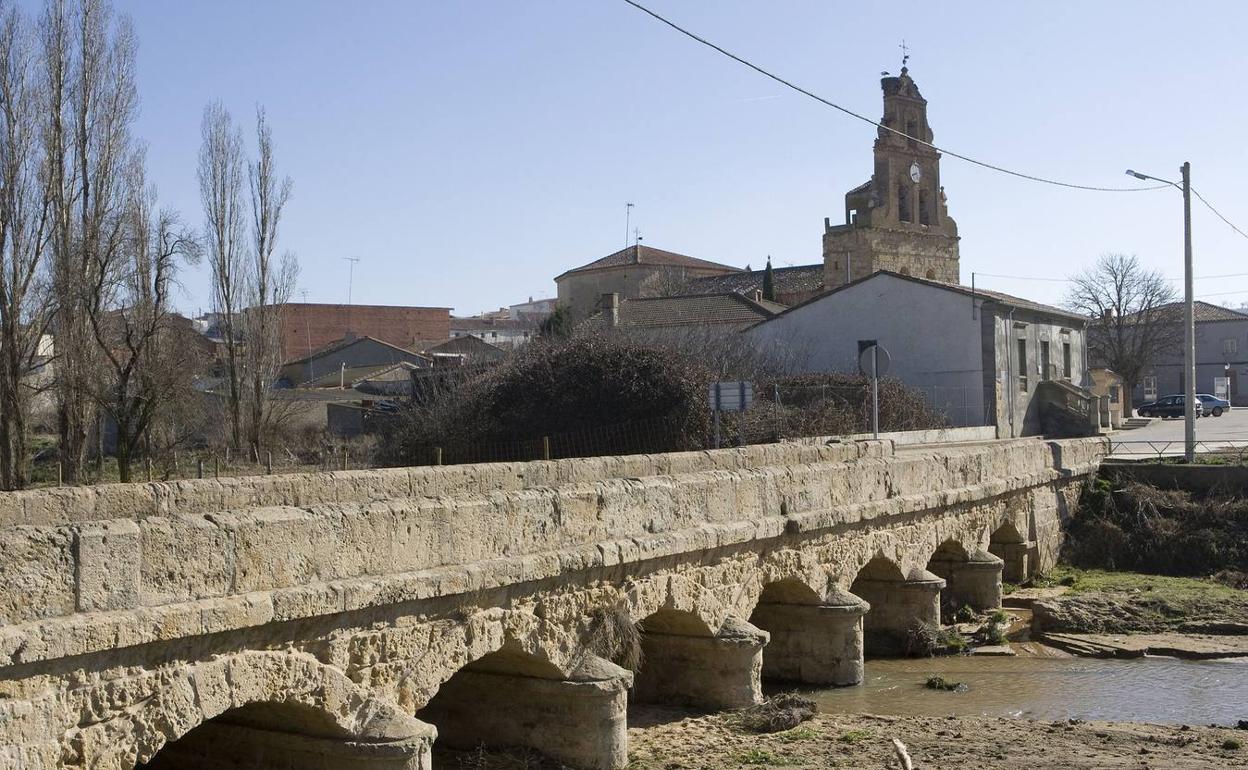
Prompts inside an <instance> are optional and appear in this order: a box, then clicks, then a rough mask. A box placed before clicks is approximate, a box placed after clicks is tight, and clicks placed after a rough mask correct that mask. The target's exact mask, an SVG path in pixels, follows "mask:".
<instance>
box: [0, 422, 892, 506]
mask: <svg viewBox="0 0 1248 770" xmlns="http://www.w3.org/2000/svg"><path fill="white" fill-rule="evenodd" d="M890 454H892V445H891V442H889V441H887V440H884V441H880V442H863V441H839V440H836V439H832V440H831V442H830V441H829V439H827V438H815V439H804V440H802V441H800V442H784V443H780V444H761V445H755V446H748V447H742V448H736V449H715V450H705V451H694V452H671V453H666V454H652V455H620V456H611V457H584V458H574V459H566V460H549V461H541V460H538V461H532V462H515V463H481V464H474V465H445V466H417V467H412V468H386V469H377V470H361V471H339V472H328V473H298V474H286V475H276V476H236V477H230V478H221V479H187V480H181V481H166V482H151V483H146V484H101V485H97V486H90V487H59V488H55V489H33V490H26V491H22V492H3V493H0V528H3V527H8V526H13V525H21V524H30V525H40V526H44V525H54V526H55V525H62V524H76V523H81V522H88V521H102V520H107V519H125V518H128V519H142V518H146V517H149V516H167V515H170V514H178V515H186V514H205V513H215V512H218V511H228V510H235V509H244V508H257V507H264V506H279V505H290V506H309V505H318V504H324V503H362V502H368V501H372V500H389V499H396V498H408V497H440V496H444V495H461V494H469V493H477V494H484V493H488V492H509V491H514V490H518V489H528V488H533V487H551V486H558V485H560V484H569V483H577V482H587V481H598V480H601V479H613V478H641V477H645V476H656V475H665V474H675V473H688V472H693V471H699V470H728V471H731V470H737V469H739V468H751V467H759V466H771V465H776V466H779V465H796V464H801V463H813V462H844V461H849V460H855V459H858V458H864V457H883V456H886V455H890Z"/></svg>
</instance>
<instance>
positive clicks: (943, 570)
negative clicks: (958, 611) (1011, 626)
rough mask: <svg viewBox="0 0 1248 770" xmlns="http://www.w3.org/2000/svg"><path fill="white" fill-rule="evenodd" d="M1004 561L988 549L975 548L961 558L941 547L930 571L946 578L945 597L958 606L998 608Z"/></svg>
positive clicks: (977, 608)
mask: <svg viewBox="0 0 1248 770" xmlns="http://www.w3.org/2000/svg"><path fill="white" fill-rule="evenodd" d="M1004 566H1005V562H1004V561H1003V560H1002V559H1001V558H1000V557H997V556H994V555H992V554H991V553H988V552H987V551H982V550H976V551H974V552H972V553H971V554H969V555H967V556H966V557H965V558H958V557H957V556H955V555H952V554H948V553H945V552H942V551H940V550H938V551H937V552H936V555H935V556H933V557H932V560H931V561H929V562H928V563H927V569H928V571H930V572H932V573H934V574H935V575H937V576H939V577H941V578H944V580H945V582H946V584H947V588H946V590H945V596H944V599H945V601H946V602H950V603H952V604H953V605H954V606H956V607H961V606H962V605H968V606H970V608H971V609H974V610H980V611H983V610H995V609H996V608H998V607H1000V606H1001V574H1002V569H1003V568H1004Z"/></svg>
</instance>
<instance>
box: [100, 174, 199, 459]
mask: <svg viewBox="0 0 1248 770" xmlns="http://www.w3.org/2000/svg"><path fill="white" fill-rule="evenodd" d="M143 161H144V158H143V154H142V153H141V152H136V153H135V154H134V155H133V156H132V158H131V161H130V165H129V169H128V170H127V188H128V189H127V195H126V201H125V210H124V212H123V213H122V216H121V220H122V222H121V234H122V237H121V238H120V239H119V241H118V242H117V244H116V248H112V249H108V250H105V251H100V252H98V253H97V254H96V255H95V259H96V260H97V263H96V264H95V265H94V269H93V270H92V271H91V275H92V276H93V278H94V280H95V282H96V283H95V284H94V285H87V286H84V292H85V295H86V296H85V297H84V301H83V307H84V308H85V310H86V314H87V318H88V321H89V323H90V327H91V333H92V335H93V337H94V340H95V342H96V344H97V345H98V347H99V350H100V351H101V353H102V358H103V362H104V366H102V367H101V372H100V374H99V376H97V377H95V378H94V379H93V380H92V381H91V383H89V384H88V385H86V387H85V388H84V391H85V392H86V393H89V395H90V397H91V399H92V400H93V401H94V403H95V404H96V405H97V406H98V407H99V408H100V410H101V411H102V412H103V413H104V414H106V415H107V416H108V417H110V418H111V420H112V423H113V425H114V426H115V429H116V435H117V442H116V455H117V472H118V477H119V480H120V481H130V478H131V471H130V465H131V461H132V459H133V457H134V456H135V452H136V450H137V449H138V448H139V446H140V443H141V441H142V440H143V439H145V438H147V435H148V430H149V429H150V428H151V427H152V425H153V424H154V423H155V422H156V421H157V419H158V418H159V416H160V415H161V414H162V412H164V411H165V410H166V409H167V408H168V407H169V406H170V404H171V402H172V401H173V399H174V398H175V397H176V396H178V395H180V394H182V393H183V392H184V391H185V390H186V388H185V387H184V385H185V383H187V382H188V381H189V380H190V375H191V372H190V370H189V367H188V362H189V356H190V355H191V354H192V350H191V349H190V347H189V346H187V345H186V344H185V343H184V342H183V341H182V340H179V339H178V334H177V332H178V328H177V326H176V324H175V316H174V314H173V311H172V310H171V307H170V292H171V291H172V290H173V289H174V287H175V286H176V274H177V269H178V263H179V262H180V261H182V260H191V261H194V260H196V259H197V258H198V251H197V248H198V245H197V243H196V242H195V239H194V236H193V235H192V234H191V233H190V232H189V231H188V230H186V229H185V228H183V227H182V226H181V225H180V223H179V222H178V219H177V217H176V216H175V215H174V214H171V213H169V212H167V211H159V212H157V211H156V203H155V199H156V196H155V192H154V191H153V190H151V189H150V188H149V187H148V186H147V184H146V180H145V175H144V170H143Z"/></svg>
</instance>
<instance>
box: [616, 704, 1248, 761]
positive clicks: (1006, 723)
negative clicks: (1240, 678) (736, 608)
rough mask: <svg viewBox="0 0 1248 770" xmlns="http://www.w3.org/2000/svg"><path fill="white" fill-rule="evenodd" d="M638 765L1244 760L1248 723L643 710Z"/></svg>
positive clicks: (637, 724) (636, 743)
mask: <svg viewBox="0 0 1248 770" xmlns="http://www.w3.org/2000/svg"><path fill="white" fill-rule="evenodd" d="M629 721H630V724H631V725H633V726H632V727H630V728H629V745H630V751H629V758H630V760H631V761H630V764H629V770H702V769H705V770H720V769H721V768H757V767H762V766H773V767H782V766H783V767H808V768H825V767H842V768H896V767H899V766H900V765H898V763H897V760H896V756H895V754H894V750H893V745H892V739H893V738H897V739H899V740H901V741H902V742H903V743H904V744H906V746H907V748H908V750H909V753H910V756H911V758H912V759H913V761H914V766H915V767H916V768H938V767H947V768H977V770H997V769H998V768H999V769H1000V770H1018V768H1033V769H1034V768H1089V770H1090V769H1091V768H1097V769H1098V770H1099V769H1102V768H1127V767H1130V768H1156V769H1157V770H1162V769H1163V768H1165V769H1167V770H1170V769H1179V770H1186V769H1187V768H1191V769H1192V770H1195V769H1196V768H1224V767H1225V768H1231V767H1244V765H1245V763H1246V762H1248V731H1244V730H1234V729H1226V728H1209V727H1185V726H1179V725H1173V726H1172V725H1150V724H1135V723H1117V722H1078V721H1077V720H1076V721H1073V722H1035V721H1030V720H1022V719H1006V718H999V719H994V718H984V717H894V716H880V715H870V714H863V715H848V714H819V715H816V716H815V718H814V719H812V720H810V721H809V722H806V723H804V724H802V725H801V726H799V727H797V728H794V729H792V730H787V731H785V732H781V733H773V734H769V735H759V734H756V733H750V732H748V731H746V730H744V729H743V728H742V727H741V726H740V724H739V719H738V717H736V716H735V715H733V714H712V715H694V714H689V713H687V712H681V711H677V710H673V709H662V708H658V707H654V708H644V707H643V708H635V709H633V710H630V715H629Z"/></svg>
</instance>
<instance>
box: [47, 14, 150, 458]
mask: <svg viewBox="0 0 1248 770" xmlns="http://www.w3.org/2000/svg"><path fill="white" fill-rule="evenodd" d="M42 38H43V40H42V42H43V63H44V69H45V87H46V89H47V96H48V102H47V109H46V115H47V124H46V125H45V127H44V150H45V160H44V163H45V170H46V173H47V184H48V197H49V212H50V216H51V223H52V226H51V233H50V243H51V256H52V261H53V265H52V272H53V276H52V287H53V292H54V299H55V313H56V327H55V333H56V356H57V360H56V390H57V423H58V428H57V432H58V439H59V443H60V453H61V463H62V467H63V468H64V471H65V477H66V480H67V481H69V482H71V483H73V482H76V481H78V480H79V478H80V475H81V470H82V465H83V459H84V456H85V450H86V443H87V438H88V435H89V429H90V424H91V417H92V412H91V405H90V403H89V402H88V400H87V399H86V398H84V395H85V394H86V393H87V390H88V386H89V385H90V383H91V382H93V380H94V378H95V376H96V375H97V367H98V365H99V353H100V351H99V347H98V345H96V342H95V339H94V335H93V334H92V332H91V329H90V323H89V312H90V311H92V309H93V308H98V306H100V305H101V303H102V301H103V297H101V296H98V295H93V294H92V291H93V287H102V286H104V285H106V283H107V282H105V281H101V280H99V278H100V277H99V276H98V275H97V274H96V273H95V271H96V270H98V269H99V266H100V265H101V264H104V263H105V262H106V261H107V260H105V259H104V255H107V254H109V253H110V252H112V251H113V250H115V249H117V248H119V246H120V243H121V240H122V237H123V233H122V229H123V228H122V226H123V220H124V217H123V216H122V209H123V207H124V204H125V176H126V166H127V164H128V161H129V158H130V154H131V140H130V128H131V124H132V123H133V121H134V117H135V112H136V109H137V104H138V99H137V95H136V92H135V87H134V55H135V39H134V34H133V30H132V28H131V25H130V23H129V20H128V19H127V18H125V17H119V18H117V17H114V15H113V12H112V8H111V6H110V5H109V4H108V3H107V2H106V0H76V1H72V0H49V2H48V4H47V6H46V8H45V12H44V17H43V23H42Z"/></svg>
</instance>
